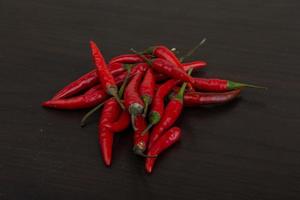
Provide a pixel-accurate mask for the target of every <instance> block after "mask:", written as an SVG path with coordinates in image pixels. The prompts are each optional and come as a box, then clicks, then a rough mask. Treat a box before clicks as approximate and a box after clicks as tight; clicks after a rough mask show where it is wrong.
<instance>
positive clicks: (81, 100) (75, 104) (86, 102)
mask: <svg viewBox="0 0 300 200" xmlns="http://www.w3.org/2000/svg"><path fill="white" fill-rule="evenodd" d="M107 98H108V95H107V93H106V92H105V90H103V89H102V88H101V87H100V86H99V85H96V86H94V87H92V88H91V89H89V90H88V91H86V92H85V93H84V94H82V95H79V96H76V97H71V98H68V99H57V100H49V101H46V102H44V103H42V106H44V107H49V108H55V109H64V110H76V109H83V108H91V107H94V106H96V105H98V104H99V103H101V102H103V101H104V100H106V99H107Z"/></svg>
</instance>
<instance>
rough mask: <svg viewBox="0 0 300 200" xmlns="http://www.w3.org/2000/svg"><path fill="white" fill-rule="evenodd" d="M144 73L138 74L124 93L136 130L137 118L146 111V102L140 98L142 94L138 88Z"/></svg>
mask: <svg viewBox="0 0 300 200" xmlns="http://www.w3.org/2000/svg"><path fill="white" fill-rule="evenodd" d="M143 75H144V73H143V72H138V73H137V74H136V75H135V76H134V77H133V78H132V79H131V81H130V82H129V84H128V85H127V87H126V89H125V92H124V102H125V106H126V108H127V109H128V111H129V113H130V114H131V123H132V126H133V128H134V130H136V127H135V122H134V121H135V117H136V116H137V115H139V114H142V113H143V110H144V106H145V105H144V102H143V100H142V99H141V98H140V94H139V91H138V87H139V85H140V83H141V80H142V78H143Z"/></svg>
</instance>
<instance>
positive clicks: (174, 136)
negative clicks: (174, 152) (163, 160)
mask: <svg viewBox="0 0 300 200" xmlns="http://www.w3.org/2000/svg"><path fill="white" fill-rule="evenodd" d="M180 137H181V129H180V128H178V127H173V128H171V129H169V130H168V131H166V132H165V133H164V134H163V135H162V136H161V137H160V138H159V139H158V140H157V141H156V142H155V143H154V144H153V145H152V147H151V148H150V149H149V151H148V154H147V155H148V156H149V157H148V158H147V159H146V162H145V169H146V171H147V172H148V173H151V172H152V170H153V166H154V164H155V161H156V158H152V157H153V156H158V155H159V154H161V153H162V152H163V151H164V150H166V149H168V148H169V147H170V146H172V145H173V144H174V143H176V142H177V141H178V140H179V139H180Z"/></svg>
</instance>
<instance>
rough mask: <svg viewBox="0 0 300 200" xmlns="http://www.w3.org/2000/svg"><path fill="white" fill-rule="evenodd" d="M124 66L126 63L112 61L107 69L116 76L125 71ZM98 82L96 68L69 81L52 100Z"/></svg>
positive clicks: (75, 92)
mask: <svg viewBox="0 0 300 200" xmlns="http://www.w3.org/2000/svg"><path fill="white" fill-rule="evenodd" d="M125 66H126V65H124V64H121V63H114V64H111V65H109V70H110V72H111V74H112V75H113V76H118V75H119V74H122V73H124V72H125V71H126V70H125ZM98 82H99V78H98V74H97V70H92V71H90V72H88V73H86V74H84V75H83V76H81V77H80V78H78V79H77V80H75V81H73V82H71V83H70V84H68V85H67V86H65V87H64V88H63V89H62V90H60V91H59V92H57V93H56V94H55V95H54V97H53V98H52V100H57V99H63V98H66V97H70V96H73V95H75V94H77V93H79V92H81V91H83V90H85V89H87V88H90V87H92V86H94V85H96V84H97V83H98Z"/></svg>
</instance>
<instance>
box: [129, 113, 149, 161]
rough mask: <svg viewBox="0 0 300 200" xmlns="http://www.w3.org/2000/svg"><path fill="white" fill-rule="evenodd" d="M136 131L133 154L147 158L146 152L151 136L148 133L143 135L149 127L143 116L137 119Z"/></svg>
mask: <svg viewBox="0 0 300 200" xmlns="http://www.w3.org/2000/svg"><path fill="white" fill-rule="evenodd" d="M135 126H136V130H135V131H134V141H133V144H134V146H133V152H134V153H135V154H137V155H140V156H143V157H147V156H146V155H145V154H144V152H145V150H146V148H147V143H148V138H149V134H148V132H146V133H145V134H142V132H143V131H144V130H145V128H146V127H147V123H146V120H145V118H144V117H142V116H141V115H138V116H136V119H135Z"/></svg>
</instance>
